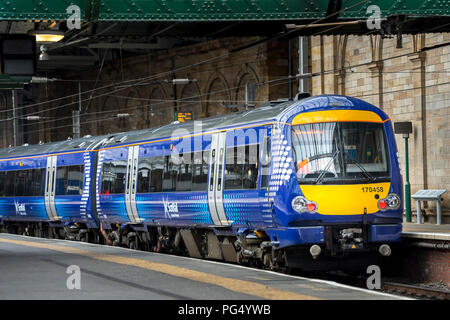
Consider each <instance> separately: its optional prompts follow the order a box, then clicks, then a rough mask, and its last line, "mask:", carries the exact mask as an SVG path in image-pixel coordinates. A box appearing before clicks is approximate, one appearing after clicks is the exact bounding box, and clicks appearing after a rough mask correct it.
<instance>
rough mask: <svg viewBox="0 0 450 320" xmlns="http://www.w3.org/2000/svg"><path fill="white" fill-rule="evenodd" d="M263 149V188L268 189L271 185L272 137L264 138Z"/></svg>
mask: <svg viewBox="0 0 450 320" xmlns="http://www.w3.org/2000/svg"><path fill="white" fill-rule="evenodd" d="M262 147H263V150H262V163H261V188H267V186H268V184H269V175H270V159H271V150H270V137H264V143H263V146H262Z"/></svg>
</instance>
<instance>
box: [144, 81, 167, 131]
mask: <svg viewBox="0 0 450 320" xmlns="http://www.w3.org/2000/svg"><path fill="white" fill-rule="evenodd" d="M172 121H173V102H172V101H169V100H168V99H167V96H166V94H165V92H164V89H163V88H162V87H161V86H156V87H154V88H152V90H151V92H150V101H149V105H148V126H149V127H157V126H161V125H164V124H168V123H170V122H172Z"/></svg>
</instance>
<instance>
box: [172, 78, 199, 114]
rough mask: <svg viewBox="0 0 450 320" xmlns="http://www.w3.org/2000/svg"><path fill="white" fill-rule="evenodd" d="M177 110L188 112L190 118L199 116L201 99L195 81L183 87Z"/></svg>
mask: <svg viewBox="0 0 450 320" xmlns="http://www.w3.org/2000/svg"><path fill="white" fill-rule="evenodd" d="M178 110H179V112H190V113H191V114H192V119H199V118H201V116H202V101H201V96H200V90H199V88H198V86H197V84H196V83H195V82H191V83H189V84H187V85H185V86H184V87H183V90H182V91H181V99H180V102H179V106H178Z"/></svg>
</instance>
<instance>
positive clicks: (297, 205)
mask: <svg viewBox="0 0 450 320" xmlns="http://www.w3.org/2000/svg"><path fill="white" fill-rule="evenodd" d="M291 204H292V209H294V210H295V211H297V212H299V213H300V212H310V213H314V212H316V211H317V204H316V203H315V202H313V201H309V200H308V199H306V198H305V197H302V196H298V197H295V198H294V199H292V203H291Z"/></svg>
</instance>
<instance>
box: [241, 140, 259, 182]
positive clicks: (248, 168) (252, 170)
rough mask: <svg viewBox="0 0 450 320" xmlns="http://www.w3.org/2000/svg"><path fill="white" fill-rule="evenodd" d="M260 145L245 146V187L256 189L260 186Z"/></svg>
mask: <svg viewBox="0 0 450 320" xmlns="http://www.w3.org/2000/svg"><path fill="white" fill-rule="evenodd" d="M258 162H259V145H258V144H251V145H248V146H245V163H244V172H243V188H244V189H256V188H257V186H258Z"/></svg>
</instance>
